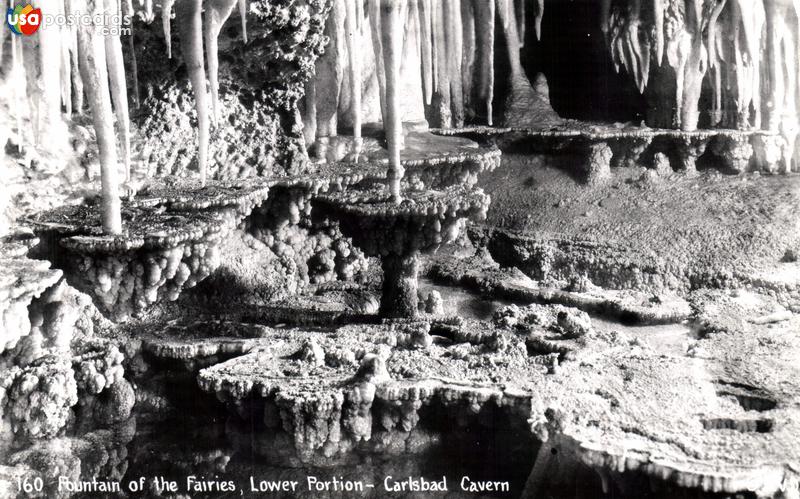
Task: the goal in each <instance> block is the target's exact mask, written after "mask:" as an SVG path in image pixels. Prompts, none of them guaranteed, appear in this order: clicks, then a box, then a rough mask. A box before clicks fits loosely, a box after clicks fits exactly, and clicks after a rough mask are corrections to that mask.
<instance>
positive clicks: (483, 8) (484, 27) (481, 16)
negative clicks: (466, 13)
mask: <svg viewBox="0 0 800 499" xmlns="http://www.w3.org/2000/svg"><path fill="white" fill-rule="evenodd" d="M473 5H474V7H475V20H476V23H477V24H476V25H475V35H476V38H475V43H476V46H478V47H480V50H479V52H478V67H479V77H478V92H477V94H478V97H479V98H480V99H481V100H482V101H484V102H485V103H486V119H487V123H488V125H489V126H491V125H492V114H493V109H492V101H493V100H494V44H495V40H494V38H495V26H494V23H495V3H494V2H493V1H483V0H475V1H474V3H473Z"/></svg>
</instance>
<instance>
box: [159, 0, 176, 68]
mask: <svg viewBox="0 0 800 499" xmlns="http://www.w3.org/2000/svg"><path fill="white" fill-rule="evenodd" d="M173 2H174V0H164V2H163V3H162V4H161V27H162V28H163V30H164V42H165V43H166V44H167V58H168V59H172V27H171V25H170V24H171V23H172V4H173Z"/></svg>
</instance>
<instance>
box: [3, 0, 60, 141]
mask: <svg viewBox="0 0 800 499" xmlns="http://www.w3.org/2000/svg"><path fill="white" fill-rule="evenodd" d="M40 5H41V8H43V9H46V10H45V12H47V11H48V10H49V11H50V12H58V1H57V0H45V1H44V2H41V3H40ZM4 29H5V28H4ZM36 36H37V37H38V38H39V67H40V71H41V73H40V75H41V80H40V83H39V85H41V86H42V93H41V106H40V110H41V116H40V119H41V120H42V122H41V123H40V124H39V126H40V128H39V132H40V133H44V134H45V136H48V135H49V134H50V133H52V132H53V131H54V127H61V126H63V121H62V119H61V49H62V45H61V43H62V36H61V27H60V26H58V25H57V24H49V25H45V24H44V23H43V25H42V26H41V27H40V28H39V31H38V32H37V33H36Z"/></svg>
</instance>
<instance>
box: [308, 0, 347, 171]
mask: <svg viewBox="0 0 800 499" xmlns="http://www.w3.org/2000/svg"><path fill="white" fill-rule="evenodd" d="M344 24H345V8H344V5H343V0H337V1H335V2H333V6H332V8H331V11H330V14H329V15H328V23H327V25H326V26H325V34H326V35H327V36H328V45H327V47H326V48H325V53H324V54H323V55H322V57H320V58H319V59H318V60H317V64H316V79H317V85H318V86H317V138H318V140H317V154H318V157H319V159H323V158H324V157H325V155H326V152H325V150H326V146H327V143H328V141H329V137H335V136H337V135H338V133H339V122H338V111H339V98H340V96H341V91H342V81H343V78H344V71H345V66H347V58H346V49H345V46H346V40H345V38H346V36H345V27H344ZM319 85H325V90H324V92H323V91H322V87H321V86H319Z"/></svg>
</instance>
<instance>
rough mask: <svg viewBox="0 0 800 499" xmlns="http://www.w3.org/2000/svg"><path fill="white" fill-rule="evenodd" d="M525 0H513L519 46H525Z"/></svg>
mask: <svg viewBox="0 0 800 499" xmlns="http://www.w3.org/2000/svg"><path fill="white" fill-rule="evenodd" d="M526 3H527V0H514V12H515V14H516V15H517V33H519V40H520V46H521V47H524V46H525V22H526V19H525V18H526V16H527V12H526Z"/></svg>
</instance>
